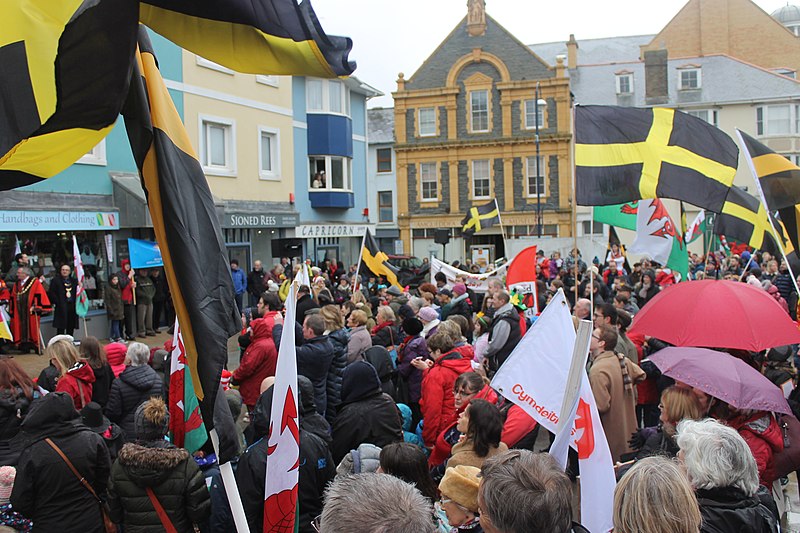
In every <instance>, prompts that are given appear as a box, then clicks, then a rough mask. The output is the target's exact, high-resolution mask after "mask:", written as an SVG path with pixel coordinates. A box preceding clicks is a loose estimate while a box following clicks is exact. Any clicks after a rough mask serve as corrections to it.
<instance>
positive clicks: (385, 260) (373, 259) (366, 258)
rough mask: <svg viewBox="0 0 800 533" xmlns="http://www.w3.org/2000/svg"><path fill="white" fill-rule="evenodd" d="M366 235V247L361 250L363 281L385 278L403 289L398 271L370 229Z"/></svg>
mask: <svg viewBox="0 0 800 533" xmlns="http://www.w3.org/2000/svg"><path fill="white" fill-rule="evenodd" d="M366 231H367V233H366V235H364V247H363V248H361V268H360V272H359V274H360V275H361V277H362V279H366V278H369V277H371V276H375V277H378V276H383V277H384V278H386V280H387V281H388V282H389V283H391V284H392V285H395V286H397V287H400V288H401V289H402V288H403V286H402V285H400V282H399V281H398V280H397V273H398V269H397V267H395V266H394V265H392V264H390V263H389V256H388V255H386V254H385V253H384V252H382V251H381V249H380V247H378V241H376V240H375V237H373V236H372V232H370V231H369V229H367V230H366Z"/></svg>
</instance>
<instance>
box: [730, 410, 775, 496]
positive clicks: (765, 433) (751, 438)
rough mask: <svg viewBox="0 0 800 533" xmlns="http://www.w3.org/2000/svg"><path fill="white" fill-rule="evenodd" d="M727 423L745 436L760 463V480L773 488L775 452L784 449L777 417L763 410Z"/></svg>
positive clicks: (769, 487) (768, 487)
mask: <svg viewBox="0 0 800 533" xmlns="http://www.w3.org/2000/svg"><path fill="white" fill-rule="evenodd" d="M727 424H728V425H729V426H730V427H732V428H733V429H735V430H736V431H738V432H739V435H741V436H742V438H744V440H745V442H746V443H747V445H748V446H749V447H750V451H751V452H753V457H754V458H755V460H756V465H758V480H759V481H760V482H761V484H762V485H764V486H765V487H766V488H767V489H770V490H771V489H772V482H773V481H775V453H776V452H779V451H781V450H783V433H782V432H781V428H780V426H779V425H778V422H777V421H776V420H775V417H774V416H772V415H771V414H770V413H765V412H763V411H761V412H758V413H756V414H754V415H752V416H749V417H737V418H734V419H732V420H728V422H727Z"/></svg>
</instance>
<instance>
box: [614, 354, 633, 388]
mask: <svg viewBox="0 0 800 533" xmlns="http://www.w3.org/2000/svg"><path fill="white" fill-rule="evenodd" d="M614 355H616V356H617V359H618V360H619V366H620V368H621V369H622V383H623V385H624V386H625V392H628V393H631V394H633V381H632V380H631V376H630V375H629V374H628V365H627V364H625V356H624V355H622V354H621V353H617V352H615V353H614Z"/></svg>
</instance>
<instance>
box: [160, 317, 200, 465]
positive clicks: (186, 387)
mask: <svg viewBox="0 0 800 533" xmlns="http://www.w3.org/2000/svg"><path fill="white" fill-rule="evenodd" d="M170 359H171V362H170V372H169V431H170V435H171V440H172V443H173V444H174V445H175V446H178V447H179V448H186V449H187V450H188V451H189V453H194V452H196V451H197V450H199V449H200V447H201V446H202V445H203V444H205V442H206V439H207V438H208V434H207V433H206V428H205V426H204V425H203V418H202V416H201V415H200V402H198V400H197V396H196V395H195V393H194V385H193V384H192V380H191V379H186V373H187V370H188V369H187V367H186V348H185V347H184V345H183V337H182V336H181V327H180V324H178V319H177V318H176V319H175V334H174V335H173V337H172V355H171V358H170Z"/></svg>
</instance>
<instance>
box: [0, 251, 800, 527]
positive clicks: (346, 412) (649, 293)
mask: <svg viewBox="0 0 800 533" xmlns="http://www.w3.org/2000/svg"><path fill="white" fill-rule="evenodd" d="M615 254H616V251H615V250H611V252H610V253H609V257H608V259H607V262H606V265H605V266H602V267H601V266H600V265H591V266H589V265H587V264H586V263H585V262H584V261H583V260H582V258H581V257H580V254H579V252H578V251H577V250H575V251H573V252H572V253H571V254H570V255H569V257H567V258H565V259H563V260H562V259H561V257H560V256H559V255H558V254H557V253H555V254H552V255H551V256H550V257H549V258H547V257H545V254H544V253H540V255H539V258H538V262H537V266H536V270H537V274H538V275H539V277H538V280H537V287H538V290H537V297H538V302H537V305H538V306H539V309H541V308H543V306H544V305H545V304H546V303H547V301H548V299H549V298H550V296H552V295H553V294H554V293H555V292H556V291H558V289H560V288H564V289H565V291H566V294H567V295H568V297H569V299H570V305H571V306H572V311H573V316H574V319H575V323H576V326H577V324H578V321H579V320H590V321H592V322H593V324H594V331H593V335H592V339H591V343H590V357H589V361H590V362H589V365H588V375H589V381H590V384H591V388H592V392H593V394H594V397H595V400H596V403H597V408H598V411H599V413H600V416H601V420H602V425H603V429H604V431H605V434H606V438H607V440H608V443H609V448H610V451H611V455H612V459H613V461H614V463H615V470H616V474H617V477H618V485H617V489H616V491H615V495H614V509H613V520H614V531H615V532H618V533H639V532H644V533H651V532H652V533H659V532H665V533H666V532H680V533H682V532H686V533H690V532H691V533H696V532H698V531H702V532H719V531H752V532H774V531H778V523H779V516H778V510H777V506H776V503H775V501H774V500H773V496H772V494H771V493H770V490H769V489H772V487H773V483H774V482H775V481H776V480H777V481H780V479H781V478H783V477H785V476H786V474H787V473H788V472H785V471H783V470H784V469H782V468H781V467H779V466H778V465H779V463H780V464H782V462H781V461H780V456H781V454H795V452H794V448H792V447H787V448H784V438H783V437H784V433H783V430H784V429H785V428H786V420H779V419H778V418H777V417H776V415H775V414H773V413H768V412H761V411H745V410H740V409H736V408H734V407H733V406H731V405H728V404H726V403H724V402H723V401H721V400H720V399H718V398H713V397H711V396H709V395H707V394H705V393H703V392H701V391H699V390H697V389H693V388H692V387H690V386H688V385H686V384H684V383H680V382H675V381H674V380H672V379H670V378H668V377H667V376H664V375H661V374H660V372H659V371H658V369H657V368H656V367H655V366H654V365H652V364H651V363H650V362H649V360H648V357H649V355H651V354H653V353H655V352H657V351H658V350H660V349H662V348H664V347H665V346H666V344H665V343H663V342H661V341H659V340H657V339H653V338H645V337H643V336H637V335H629V334H628V331H627V330H628V327H629V326H630V324H631V320H632V317H633V315H635V314H636V313H637V312H638V311H639V310H640V309H641V308H643V307H645V306H646V305H649V302H650V301H651V300H652V298H653V296H654V295H655V294H657V293H658V291H659V290H661V289H662V288H663V287H665V286H667V285H669V284H671V283H674V282H675V279H674V276H673V275H672V274H671V273H670V272H669V271H668V270H667V269H663V268H659V267H658V265H653V264H651V263H650V262H648V261H642V262H641V263H637V264H635V265H633V267H628V266H627V264H626V263H625V262H624V261H617V257H616V255H615ZM743 255H744V254H743ZM713 257H714V258H713V259H712V258H711V257H709V258H706V260H704V261H700V260H699V259H698V260H697V261H696V264H698V265H699V264H703V265H704V267H705V266H707V267H708V268H704V269H703V270H699V269H697V270H695V269H693V271H694V274H693V277H695V278H702V277H703V274H706V275H708V274H709V273H710V272H712V271H715V272H719V274H720V276H721V277H731V278H735V279H737V280H741V281H742V282H743V283H751V284H753V285H755V284H756V283H757V284H758V285H759V287H761V288H763V289H764V290H766V291H768V292H769V291H771V290H773V289H774V288H776V287H777V289H774V291H773V292H775V291H777V297H776V299H777V298H778V297H780V298H781V299H783V300H784V302H785V303H786V302H794V301H796V296H794V295H793V294H792V292H793V291H792V288H793V285H792V284H791V279H789V284H788V287H789V291H790V292H789V293H788V294H786V295H784V294H783V289H784V288H786V286H787V285H786V284H785V279H784V278H785V277H786V275H787V274H786V273H785V272H784V270H783V269H782V267H780V268H779V267H778V265H777V263H776V262H775V259H773V258H770V257H765V255H761V256H754V257H753V256H749V254H748V255H747V256H746V257H736V256H733V255H731V256H727V257H725V258H720V257H718V256H717V255H716V254H715V255H714V256H713ZM575 267H577V268H575ZM126 268H127V267H125V268H123V272H125V269H126ZM300 268H308V267H306V266H305V265H294V266H292V265H291V263H289V262H288V260H287V261H286V262H285V263H284V262H283V261H282V262H281V263H279V264H276V265H275V266H274V267H273V268H272V269H271V270H269V271H265V270H264V269H263V267H262V265H261V263H260V262H256V264H255V265H254V268H253V270H252V271H251V272H250V273H248V274H245V273H243V272H242V271H241V270H239V269H238V264H233V265H232V276H233V277H234V280H236V279H237V277H238V278H239V283H234V286H235V287H236V290H237V293H238V294H239V295H240V296H239V298H238V299H240V300H241V304H242V306H243V307H242V321H243V330H242V332H241V334H240V336H239V347H240V358H239V364H238V366H237V365H235V364H232V365H231V368H232V372H228V371H227V370H226V371H224V372H223V383H224V385H225V388H226V389H227V390H226V392H225V394H226V400H227V402H228V405H229V407H230V410H231V414H232V415H233V417H234V419H235V420H236V422H237V439H238V442H239V444H240V450H239V452H240V454H239V456H238V457H237V458H236V459H235V460H234V461H233V463H234V465H235V469H236V474H235V475H236V480H237V485H238V490H239V493H240V496H241V500H242V503H243V505H244V512H245V515H246V519H247V522H248V524H249V527H250V530H251V531H262V529H263V523H264V516H263V513H264V486H265V476H266V462H267V461H268V454H269V450H268V439H267V436H268V433H269V428H270V424H271V420H270V416H271V407H272V403H273V389H272V383H273V382H274V375H275V370H276V364H277V357H278V347H279V346H280V340H281V337H282V335H283V333H284V330H285V328H287V327H290V328H295V338H296V349H295V351H296V358H297V369H298V374H299V377H298V390H299V399H298V400H299V406H300V408H299V420H300V426H299V435H300V437H299V440H300V460H299V463H298V464H299V488H298V514H297V524H298V529H299V531H301V532H313V531H317V532H342V533H345V532H348V533H350V532H357V531H365V532H370V531H376V532H377V531H381V532H395V531H396V532H414V533H417V532H421V533H425V532H434V531H441V532H452V531H459V532H473V533H480V532H481V531H486V532H489V533H495V532H498V533H523V532H531V531H548V532H556V533H561V532H563V533H567V532H582V531H586V529H585V528H584V527H583V526H581V525H580V523H579V521H580V520H579V518H580V517H578V509H577V508H575V507H574V498H573V491H574V486H575V479H576V476H578V475H579V471H578V464H577V457H576V456H574V457H573V456H571V458H570V462H569V465H568V467H567V469H566V471H565V470H564V469H562V468H561V467H560V466H559V465H558V464H557V463H556V461H555V460H554V459H553V458H552V457H551V456H550V455H549V454H547V453H546V451H547V448H548V445H549V443H550V442H552V436H550V437H551V438H550V439H548V436H547V435H546V431H543V430H541V428H540V426H539V425H538V424H537V423H536V422H535V420H534V419H533V418H531V417H530V416H529V415H528V414H527V413H526V412H525V411H524V410H523V409H522V408H521V407H519V406H517V405H515V404H514V403H512V402H511V401H509V400H507V399H506V398H504V397H503V396H502V395H500V394H498V392H497V391H495V390H493V389H492V387H491V386H490V379H491V377H492V376H493V374H494V373H495V372H496V371H497V369H498V368H499V367H500V366H501V365H502V364H503V363H504V361H505V360H506V359H507V358H508V357H509V355H510V354H511V353H512V352H513V350H514V348H515V347H516V346H517V344H518V343H519V342H520V340H521V339H522V337H523V336H524V335H525V333H526V331H527V330H528V329H529V328H530V327H531V325H532V321H534V320H535V317H534V316H530V315H531V314H530V313H525V312H524V309H522V306H520V305H519V302H518V299H516V298H513V297H512V295H511V294H509V292H508V291H507V289H506V287H505V283H504V280H503V279H501V278H490V279H489V280H488V281H487V283H486V286H487V290H486V291H485V292H475V291H474V290H473V289H472V288H471V287H470V284H469V282H470V278H469V276H468V275H467V274H466V273H464V274H463V275H460V276H458V277H456V278H455V279H448V278H447V277H445V276H444V275H443V274H442V273H438V274H436V275H435V276H433V278H432V279H431V280H430V281H426V282H425V283H422V284H420V285H419V286H417V287H413V288H412V287H405V288H401V287H398V286H395V285H391V284H389V283H387V282H386V280H385V279H383V278H380V277H365V278H364V279H363V283H359V277H358V276H357V275H356V273H355V270H356V269H355V268H354V267H351V268H349V269H345V268H344V267H343V266H342V265H336V264H335V263H330V262H326V263H324V264H321V265H319V266H318V267H317V266H315V267H312V268H309V280H310V284H309V285H302V286H300V287H299V289H298V295H297V301H296V310H297V312H296V322H295V323H291V324H287V323H285V320H284V313H283V311H284V307H285V305H286V302H285V299H286V296H287V294H288V286H289V283H291V280H293V279H294V278H295V275H296V274H297V272H298V271H299V269H300ZM576 270H577V272H578V275H577V277H576V276H575V271H576ZM627 270H630V272H628V271H627ZM745 270H746V271H745ZM128 272H130V270H128ZM236 272H240V274H236ZM743 272H744V274H743ZM120 278H124V279H126V280H127V286H128V287H131V285H132V284H134V283H135V284H136V285H134V286H135V287H137V288H141V287H142V286H143V285H145V284H146V282H143V280H141V279H140V280H139V281H138V282H137V281H136V278H135V277H133V276H131V275H127V276H126V275H122V276H114V277H112V279H111V283H112V284H113V283H114V280H115V279H116V281H117V283H119V282H120V281H121V279H120ZM245 295H247V297H248V300H249V301H248V303H250V304H251V305H250V306H249V307H244V297H245ZM121 301H122V302H123V306H125V305H129V304H127V303H125V299H124V297H123V298H122V299H121ZM792 307H793V305H789V304H787V305H786V309H787V312H789V310H790V309H791V308H792ZM122 316H123V317H124V316H125V312H124V309H123V313H122ZM147 316H148V312H147V310H146V309H145V311H144V314H143V318H144V323H145V324H147ZM112 327H113V326H112ZM147 332H148V331H147V329H146V327H145V330H144V331H143V333H144V334H145V335H146V334H147ZM138 333H141V332H138ZM120 336H121V329H120V335H117V336H115V335H114V334H113V332H112V334H111V342H110V343H108V344H106V345H103V343H101V342H100V341H98V340H97V339H95V338H92V337H89V338H84V339H83V340H82V341H81V342H80V343H77V342H73V339H72V338H71V337H70V336H69V335H57V336H56V337H53V338H52V339H50V340H49V342H48V346H47V348H46V350H45V355H46V356H47V357H48V358H49V360H50V366H49V367H47V368H46V369H44V370H43V371H42V373H41V374H40V375H39V376H38V377H37V378H36V379H32V377H30V376H28V375H26V373H25V372H24V371H23V370H22V368H21V367H20V366H19V365H18V364H17V363H16V362H15V361H14V359H13V358H10V357H2V358H0V465H1V466H0V525H5V526H7V527H10V528H12V529H14V530H18V531H54V530H56V529H57V528H58V529H61V530H65V531H87V532H94V531H97V532H103V531H114V530H122V531H125V532H128V531H130V532H136V531H157V530H169V531H180V532H182V531H187V532H191V531H196V530H199V531H203V532H211V531H231V530H233V518H232V512H233V511H232V510H231V508H230V505H229V503H228V499H227V497H226V494H225V490H224V484H223V482H222V479H221V476H220V474H219V468H218V465H217V464H216V457H215V455H214V450H213V447H212V445H211V442H210V441H209V442H207V443H206V444H205V445H204V446H202V447H201V448H200V449H199V450H197V451H196V452H194V453H189V452H188V451H187V450H185V449H182V448H178V447H175V446H174V445H173V444H171V443H170V441H169V439H168V433H169V412H168V409H167V407H166V406H167V405H168V398H169V393H170V391H169V368H170V353H171V351H172V350H171V349H172V346H171V341H168V342H167V344H166V345H164V346H157V347H148V346H146V345H145V344H143V343H140V342H130V343H128V344H125V343H124V342H118V339H119V337H120ZM795 351H796V350H795V347H779V348H775V349H771V350H769V351H768V352H767V353H760V354H755V353H740V352H735V353H732V354H731V356H732V357H738V358H740V359H743V360H745V361H747V362H748V363H749V364H751V365H753V366H754V367H756V368H759V369H760V370H763V371H764V373H765V375H767V377H770V379H773V380H774V381H775V383H776V386H777V385H780V384H783V383H785V382H786V379H787V377H786V376H788V379H790V380H795V379H796V372H795V369H794V365H793V359H792V354H793V353H795ZM234 367H235V368H234ZM791 403H792V405H793V406H795V404H794V402H793V400H791ZM798 411H800V409H798ZM4 489H5V490H4ZM4 495H5V498H4V497H3V496H4ZM576 518H578V519H577V520H576ZM167 524H169V527H168V526H167ZM117 528H119V529H117ZM170 528H172V529H170Z"/></svg>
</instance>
